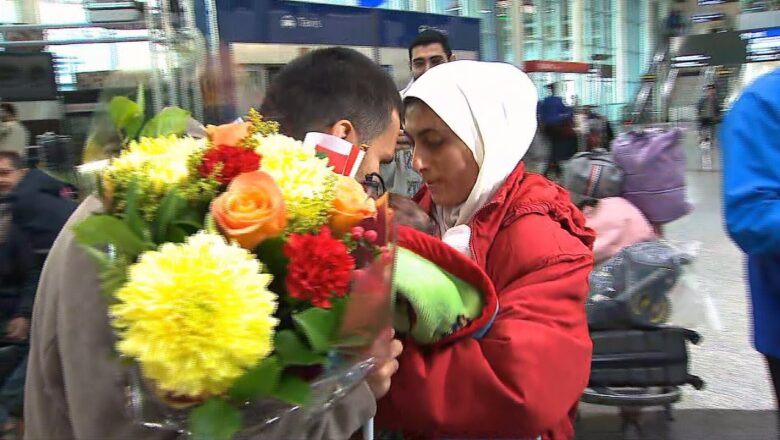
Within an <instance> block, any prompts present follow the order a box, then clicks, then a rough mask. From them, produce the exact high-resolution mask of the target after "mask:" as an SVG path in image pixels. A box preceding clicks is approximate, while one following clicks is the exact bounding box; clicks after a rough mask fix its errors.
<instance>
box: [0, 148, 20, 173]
mask: <svg viewBox="0 0 780 440" xmlns="http://www.w3.org/2000/svg"><path fill="white" fill-rule="evenodd" d="M0 160H7V161H9V162H11V166H12V167H14V168H16V169H17V170H21V169H22V168H24V160H23V159H22V156H20V155H19V153H17V152H16V151H0Z"/></svg>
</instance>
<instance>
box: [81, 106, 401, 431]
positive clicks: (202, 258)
mask: <svg viewBox="0 0 780 440" xmlns="http://www.w3.org/2000/svg"><path fill="white" fill-rule="evenodd" d="M141 109H142V106H139V105H138V104H136V103H134V102H133V101H131V100H129V99H127V98H124V97H119V98H115V99H114V100H113V101H112V102H111V106H110V112H111V117H112V119H113V121H114V123H115V125H116V127H117V130H119V131H120V132H121V133H122V134H123V135H124V136H126V138H127V142H126V147H125V148H124V150H123V151H122V152H121V154H120V155H119V157H117V158H114V159H112V160H111V161H110V163H109V164H108V165H107V167H105V168H104V169H102V170H101V171H100V173H99V176H98V185H97V186H98V196H99V197H100V198H101V199H102V201H103V204H104V207H105V213H101V214H94V215H92V216H90V217H89V218H87V219H85V220H84V221H82V222H81V223H79V224H77V225H76V226H75V228H74V231H75V234H76V238H77V240H78V241H79V242H80V244H82V245H83V246H84V247H85V249H86V250H87V252H88V253H89V254H90V256H91V257H92V258H93V259H94V260H95V262H96V264H97V265H98V268H99V277H100V280H101V288H102V291H103V292H104V294H105V296H106V299H107V302H108V304H109V315H110V321H111V325H112V327H113V329H114V332H115V336H116V344H115V348H116V351H117V354H118V355H119V357H120V359H123V360H125V361H127V362H128V364H129V366H130V371H132V372H133V374H132V376H133V377H134V378H135V380H132V381H131V387H130V388H131V391H132V392H131V393H130V395H131V397H132V399H131V400H133V401H135V402H136V403H137V402H138V401H148V400H150V398H151V400H153V401H154V402H155V403H156V404H158V406H159V407H161V408H163V409H164V411H165V412H166V415H165V417H163V418H164V419H165V423H155V424H154V426H158V427H166V428H171V429H176V430H179V431H180V432H183V433H188V434H191V435H193V436H194V437H196V438H231V437H232V436H234V435H236V434H237V433H240V431H242V430H246V429H248V428H249V427H251V425H253V424H254V425H257V424H261V425H262V424H263V423H265V422H266V420H267V419H271V418H272V417H274V416H275V414H264V415H262V417H260V418H259V419H252V417H249V418H247V417H244V418H243V420H242V414H247V413H251V412H252V411H251V408H250V407H251V405H252V402H257V401H269V400H272V401H276V402H284V403H285V404H286V405H287V406H286V408H292V407H296V406H300V407H306V406H311V405H323V406H324V405H326V404H327V402H329V401H332V400H333V399H335V398H337V397H338V396H339V395H341V394H343V393H344V392H345V387H348V385H349V384H348V383H346V382H344V383H340V384H338V386H335V387H323V386H322V384H324V383H329V384H331V385H332V384H333V382H334V381H333V378H339V377H340V378H346V377H347V376H349V377H348V379H349V380H348V381H347V382H349V383H357V382H359V380H360V379H361V378H362V377H363V375H364V374H365V373H366V372H367V371H368V369H370V366H371V363H370V362H371V360H370V359H367V358H366V357H365V356H364V357H362V358H361V357H360V355H359V353H360V352H361V350H360V349H361V348H363V347H366V346H368V345H370V344H371V343H372V342H373V340H374V338H375V337H376V335H377V334H378V332H379V331H380V330H381V329H382V328H383V327H384V326H388V325H390V319H391V318H390V316H391V313H392V312H391V308H392V299H391V290H392V289H391V284H392V283H391V278H392V272H393V259H394V244H393V241H392V233H393V229H392V227H391V223H390V215H389V212H388V209H387V204H386V202H385V201H384V200H382V199H380V200H379V201H374V200H373V199H371V198H369V197H368V196H367V195H366V193H365V191H364V189H363V187H362V186H361V185H360V184H359V183H358V182H356V181H355V180H353V179H352V178H350V177H348V176H344V175H340V174H337V173H335V172H334V171H333V169H332V167H331V166H329V163H328V159H327V156H325V155H323V154H320V153H317V151H316V150H315V149H314V148H307V147H304V144H302V143H301V142H299V141H296V140H294V139H291V138H289V137H286V136H283V135H281V134H279V133H278V126H277V125H276V124H275V123H273V122H269V121H264V120H263V119H262V117H261V116H260V115H259V114H258V113H257V112H255V111H254V110H252V111H250V114H249V116H248V118H247V120H246V122H237V123H233V124H227V125H221V126H216V127H215V126H209V127H207V132H208V137H207V138H204V139H195V138H192V137H189V136H186V135H184V131H185V129H186V126H187V121H188V120H189V114H188V113H187V112H185V111H183V110H181V109H177V108H169V109H166V110H164V111H163V112H161V113H160V114H158V115H156V116H155V117H154V118H152V119H150V120H148V121H145V120H144V115H143V112H142V110H141ZM347 354H354V355H355V356H354V357H352V358H350V357H349V356H348V355H347ZM350 359H355V360H356V361H354V362H350ZM358 361H362V362H358ZM355 365H358V366H359V369H358V370H356V369H355ZM336 382H338V380H337V381H336ZM342 382H343V381H342ZM323 393H324V394H323ZM139 396H141V397H142V398H139ZM139 399H140V400H139ZM255 412H257V411H255ZM140 413H143V411H140V412H139V414H140ZM142 417H143V416H142ZM140 421H141V422H144V420H140Z"/></svg>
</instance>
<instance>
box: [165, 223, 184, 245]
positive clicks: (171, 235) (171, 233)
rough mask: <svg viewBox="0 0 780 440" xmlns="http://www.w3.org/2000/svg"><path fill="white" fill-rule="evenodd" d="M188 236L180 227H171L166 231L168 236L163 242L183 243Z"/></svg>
mask: <svg viewBox="0 0 780 440" xmlns="http://www.w3.org/2000/svg"><path fill="white" fill-rule="evenodd" d="M189 236H190V234H188V233H187V231H185V230H184V229H182V228H181V227H180V226H175V225H174V226H171V227H170V228H169V229H168V235H167V236H166V237H165V240H164V241H165V242H166V243H167V242H170V243H184V242H185V241H187V237H189Z"/></svg>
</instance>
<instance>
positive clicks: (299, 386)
mask: <svg viewBox="0 0 780 440" xmlns="http://www.w3.org/2000/svg"><path fill="white" fill-rule="evenodd" d="M271 395H272V396H273V397H276V398H277V399H279V400H282V401H284V402H287V403H291V404H293V405H301V406H304V405H308V404H309V402H310V401H311V386H310V385H309V384H308V383H307V382H306V381H304V380H303V379H301V378H299V377H298V376H293V375H291V374H285V375H284V376H282V380H281V382H279V386H278V387H277V388H276V389H275V390H274V392H273V393H271Z"/></svg>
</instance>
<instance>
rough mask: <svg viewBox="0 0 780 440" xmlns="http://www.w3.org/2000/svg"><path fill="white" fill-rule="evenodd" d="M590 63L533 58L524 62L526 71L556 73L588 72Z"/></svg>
mask: <svg viewBox="0 0 780 440" xmlns="http://www.w3.org/2000/svg"><path fill="white" fill-rule="evenodd" d="M590 67H591V66H590V64H588V63H575V62H573V61H547V60H534V61H526V62H525V68H524V69H523V70H525V72H526V73H533V72H556V73H590Z"/></svg>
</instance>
